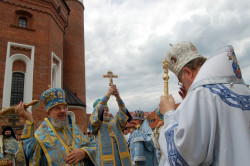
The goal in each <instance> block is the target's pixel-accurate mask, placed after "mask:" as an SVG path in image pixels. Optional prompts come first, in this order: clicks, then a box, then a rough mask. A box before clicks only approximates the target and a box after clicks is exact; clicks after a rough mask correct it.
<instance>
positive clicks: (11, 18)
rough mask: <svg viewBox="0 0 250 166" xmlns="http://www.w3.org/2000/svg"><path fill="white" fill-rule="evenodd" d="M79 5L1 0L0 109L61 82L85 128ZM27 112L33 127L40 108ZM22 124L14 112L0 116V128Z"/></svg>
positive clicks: (69, 0)
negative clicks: (32, 119)
mask: <svg viewBox="0 0 250 166" xmlns="http://www.w3.org/2000/svg"><path fill="white" fill-rule="evenodd" d="M6 9H7V10H6ZM83 11H84V6H83V3H82V1H79V0H49V1H48V0H32V1H30V0H2V1H0V109H2V108H5V107H9V106H11V105H15V104H18V103H19V102H20V101H24V102H25V103H28V102H31V101H32V100H34V99H40V95H41V93H42V92H43V91H45V90H47V89H48V85H50V86H51V87H58V88H62V89H64V90H65V94H66V101H67V103H68V105H69V110H70V111H72V112H74V113H75V117H76V118H75V119H76V124H77V125H78V126H79V128H80V129H81V130H82V131H86V127H87V120H85V117H86V116H85V114H86V109H85V107H86V104H85V102H86V97H85V95H86V93H85V64H84V63H85V62H84V24H83ZM30 110H31V109H30ZM32 114H33V117H34V121H35V127H38V126H39V125H40V124H41V122H42V121H43V120H44V117H45V116H46V111H45V108H44V107H43V106H42V104H40V105H39V106H38V107H37V108H36V110H35V111H33V112H32ZM21 124H22V122H20V121H19V118H18V117H17V115H15V114H11V115H7V116H5V117H0V130H1V127H4V126H12V127H13V126H14V127H13V128H14V130H21V129H22V125H21Z"/></svg>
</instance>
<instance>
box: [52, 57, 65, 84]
mask: <svg viewBox="0 0 250 166" xmlns="http://www.w3.org/2000/svg"><path fill="white" fill-rule="evenodd" d="M53 59H56V61H57V62H58V64H55V63H54V62H53ZM53 71H55V80H53ZM53 81H54V82H55V85H53ZM50 84H51V87H52V88H61V87H62V62H61V60H60V58H58V57H57V56H56V54H55V53H53V52H52V53H51V83H50Z"/></svg>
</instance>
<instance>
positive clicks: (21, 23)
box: [18, 17, 27, 28]
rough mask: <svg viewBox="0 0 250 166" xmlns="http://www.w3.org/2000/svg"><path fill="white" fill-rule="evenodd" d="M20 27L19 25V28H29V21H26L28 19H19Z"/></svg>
mask: <svg viewBox="0 0 250 166" xmlns="http://www.w3.org/2000/svg"><path fill="white" fill-rule="evenodd" d="M18 25H19V27H24V28H26V27H27V19H26V18H23V17H20V18H19V22H18Z"/></svg>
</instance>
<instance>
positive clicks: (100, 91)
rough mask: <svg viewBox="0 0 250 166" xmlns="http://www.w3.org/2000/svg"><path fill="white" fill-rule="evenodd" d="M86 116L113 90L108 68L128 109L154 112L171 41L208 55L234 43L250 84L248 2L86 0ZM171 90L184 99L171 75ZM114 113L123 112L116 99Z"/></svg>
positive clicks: (110, 103)
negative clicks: (187, 45) (113, 75)
mask: <svg viewBox="0 0 250 166" xmlns="http://www.w3.org/2000/svg"><path fill="white" fill-rule="evenodd" d="M84 7H85V11H84V16H85V20H84V24H85V58H86V59H85V60H86V61H85V62H86V90H87V93H86V96H87V112H88V113H91V112H92V104H93V102H94V101H95V100H96V99H97V98H101V97H103V96H104V95H105V94H106V92H107V90H108V82H109V81H108V79H104V78H103V74H106V73H107V71H108V70H111V71H112V72H113V73H114V74H117V75H118V78H117V79H114V83H115V84H116V85H117V87H118V89H119V91H120V95H121V97H122V99H123V100H124V102H125V104H126V106H127V108H128V109H129V111H134V110H135V109H142V110H144V111H148V112H152V111H153V110H154V109H155V108H156V107H157V106H158V103H159V99H160V96H161V95H163V93H164V91H163V80H162V77H163V68H162V60H163V58H164V57H165V56H166V54H167V52H168V50H169V47H170V46H169V43H172V44H175V43H178V42H181V41H191V42H192V43H194V45H195V46H196V47H197V50H198V52H199V53H200V54H202V55H203V56H206V57H209V56H212V55H213V54H214V53H215V52H216V51H217V50H219V49H220V48H222V47H223V46H225V45H228V44H230V45H233V47H234V50H235V53H236V55H237V58H238V61H239V64H240V67H241V70H242V75H243V79H244V80H245V83H247V84H250V77H249V76H250V75H249V73H250V65H249V62H250V55H249V53H250V22H249V20H250V12H249V9H250V3H249V1H248V0H238V1H235V0H209V1H208V0H199V1H197V0H188V1H186V0H85V1H84ZM169 76H170V79H169V91H170V93H171V94H173V96H174V98H175V99H176V100H177V101H181V99H180V97H179V95H178V90H179V86H178V85H177V79H176V78H175V76H174V75H173V73H172V72H169ZM108 105H109V107H110V112H111V113H112V114H113V115H115V113H116V112H117V110H118V107H117V104H116V101H115V98H114V97H111V99H110V101H109V103H108Z"/></svg>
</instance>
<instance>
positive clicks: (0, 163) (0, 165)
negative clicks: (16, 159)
mask: <svg viewBox="0 0 250 166" xmlns="http://www.w3.org/2000/svg"><path fill="white" fill-rule="evenodd" d="M8 165H9V161H8V159H0V166H8Z"/></svg>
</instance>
